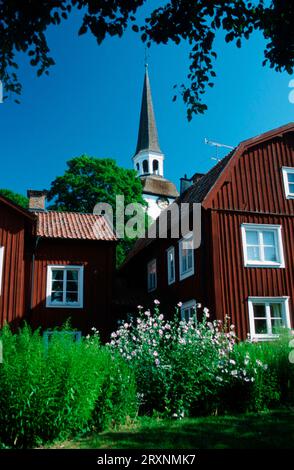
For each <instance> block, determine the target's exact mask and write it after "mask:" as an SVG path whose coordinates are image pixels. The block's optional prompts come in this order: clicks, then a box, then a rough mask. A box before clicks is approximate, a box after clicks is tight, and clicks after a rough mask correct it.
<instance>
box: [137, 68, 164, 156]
mask: <svg viewBox="0 0 294 470" xmlns="http://www.w3.org/2000/svg"><path fill="white" fill-rule="evenodd" d="M142 150H145V151H146V150H147V151H148V150H150V151H153V152H158V153H162V152H161V150H160V147H159V142H158V134H157V127H156V122H155V115H154V109H153V103H152V96H151V88H150V81H149V75H148V64H147V61H146V63H145V78H144V86H143V94H142V104H141V115H140V126H139V133H138V142H137V148H136V153H135V155H137V154H138V153H139V152H141V151H142Z"/></svg>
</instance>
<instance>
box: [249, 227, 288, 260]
mask: <svg viewBox="0 0 294 470" xmlns="http://www.w3.org/2000/svg"><path fill="white" fill-rule="evenodd" d="M249 230H252V231H257V232H259V234H258V238H259V243H260V241H261V232H264V231H272V232H274V238H275V248H276V253H277V258H278V261H265V260H260V261H258V260H249V259H248V257H247V242H246V232H247V231H249ZM241 232H242V245H243V257H244V266H245V267H248V268H250V267H251V268H285V258H284V249H283V240H282V226H281V225H271V224H247V223H244V224H242V225H241ZM260 246H263V245H261V244H260Z"/></svg>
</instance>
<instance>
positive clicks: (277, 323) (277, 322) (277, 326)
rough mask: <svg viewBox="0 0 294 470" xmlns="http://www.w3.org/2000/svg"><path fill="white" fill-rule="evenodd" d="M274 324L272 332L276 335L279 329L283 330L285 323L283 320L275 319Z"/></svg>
mask: <svg viewBox="0 0 294 470" xmlns="http://www.w3.org/2000/svg"><path fill="white" fill-rule="evenodd" d="M271 322H272V332H273V333H275V332H276V331H277V329H280V328H282V326H283V321H282V319H281V318H273V319H272V320H271Z"/></svg>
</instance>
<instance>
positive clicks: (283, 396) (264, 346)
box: [235, 330, 294, 411]
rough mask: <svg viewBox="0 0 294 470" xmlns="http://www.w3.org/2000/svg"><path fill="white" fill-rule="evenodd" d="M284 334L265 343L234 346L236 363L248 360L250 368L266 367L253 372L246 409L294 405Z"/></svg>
mask: <svg viewBox="0 0 294 470" xmlns="http://www.w3.org/2000/svg"><path fill="white" fill-rule="evenodd" d="M291 339H293V336H292V335H291V334H290V332H289V331H287V330H280V331H279V339H278V340H274V341H266V342H260V343H255V342H250V341H246V342H242V343H239V344H238V345H236V347H235V353H236V359H237V361H238V362H240V363H242V362H244V361H246V360H247V358H248V357H250V358H251V364H253V367H255V366H254V365H255V364H260V363H261V362H262V363H263V364H266V366H265V367H263V368H258V369H256V370H254V371H253V373H255V381H254V382H253V383H251V384H250V389H249V390H248V391H247V408H248V409H249V410H250V411H265V410H268V409H270V408H274V407H278V406H280V405H287V406H292V405H294V364H291V363H290V361H289V353H290V347H289V343H290V340H291Z"/></svg>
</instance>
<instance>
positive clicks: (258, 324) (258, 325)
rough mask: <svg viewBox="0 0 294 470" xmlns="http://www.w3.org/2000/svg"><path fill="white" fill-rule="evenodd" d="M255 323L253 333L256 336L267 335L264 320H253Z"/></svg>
mask: <svg viewBox="0 0 294 470" xmlns="http://www.w3.org/2000/svg"><path fill="white" fill-rule="evenodd" d="M254 323H255V333H256V334H267V332H268V331H267V326H266V319H264V320H254Z"/></svg>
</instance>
